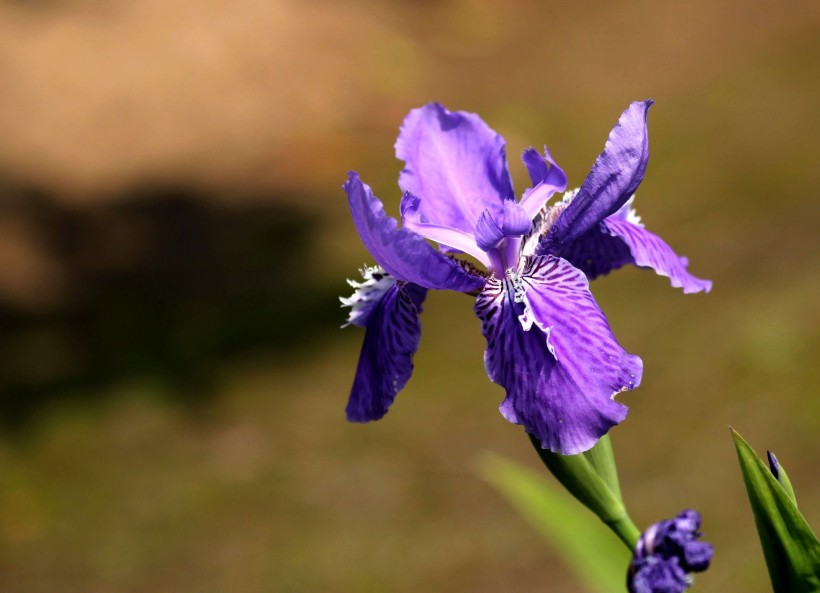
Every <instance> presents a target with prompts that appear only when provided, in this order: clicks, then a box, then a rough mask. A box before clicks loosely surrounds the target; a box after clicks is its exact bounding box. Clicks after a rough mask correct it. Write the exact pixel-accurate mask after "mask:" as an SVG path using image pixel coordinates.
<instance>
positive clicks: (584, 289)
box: [342, 101, 711, 455]
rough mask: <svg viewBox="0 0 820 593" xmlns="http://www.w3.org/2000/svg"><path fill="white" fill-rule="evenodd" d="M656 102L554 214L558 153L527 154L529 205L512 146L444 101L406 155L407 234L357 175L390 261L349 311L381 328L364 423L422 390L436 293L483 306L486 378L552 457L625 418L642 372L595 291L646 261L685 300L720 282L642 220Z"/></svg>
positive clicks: (373, 329) (622, 123)
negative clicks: (411, 387) (425, 325)
mask: <svg viewBox="0 0 820 593" xmlns="http://www.w3.org/2000/svg"><path fill="white" fill-rule="evenodd" d="M651 104H652V101H643V102H636V103H633V104H632V105H630V106H629V108H628V109H627V110H626V111H625V112H624V113H623V115H621V118H620V120H619V121H618V124H617V125H616V126H615V128H614V129H613V130H612V132H611V133H610V136H609V139H608V140H607V143H606V146H605V148H604V152H603V153H602V154H601V155H600V156H599V157H598V160H597V161H596V162H595V164H594V165H593V167H592V171H591V172H590V174H589V175H588V176H587V178H586V180H585V181H584V183H583V184H582V185H581V187H580V188H579V189H578V190H577V191H575V192H569V193H567V194H566V195H565V196H564V199H563V200H561V201H558V202H557V203H556V204H554V205H547V201H548V200H549V199H550V198H551V197H552V196H553V194H555V193H556V192H561V191H564V190H565V189H566V186H567V178H566V176H565V175H564V172H563V171H562V170H561V169H560V168H559V167H558V166H557V165H556V164H555V161H554V160H553V159H552V157H551V156H550V153H549V152H548V151H547V150H546V148H545V150H544V155H543V156H542V155H541V154H539V153H538V152H537V151H536V150H535V149H533V148H529V149H527V150H525V151H524V153H523V157H522V158H523V161H524V165H525V166H526V169H527V171H528V173H529V177H530V179H531V181H532V187H530V188H529V189H527V190H526V191H525V192H524V194H523V196H522V197H521V199H520V200H516V198H515V194H514V192H513V187H512V181H511V179H510V175H509V172H508V170H507V162H506V156H505V145H504V140H503V138H501V136H499V135H498V134H497V133H495V132H494V131H493V130H492V129H490V128H489V127H488V126H487V124H485V123H484V122H483V121H482V120H481V118H479V117H478V116H477V115H475V114H472V113H465V112H461V111H457V112H450V111H448V110H447V109H445V108H444V107H442V106H441V105H439V104H436V103H432V104H429V105H425V106H424V107H421V108H419V109H414V110H413V111H411V112H410V114H409V115H408V116H407V118H406V119H405V120H404V124H403V125H402V128H401V132H400V134H399V138H398V140H397V142H396V154H397V156H398V158H399V159H401V160H403V161H404V163H405V167H404V169H403V170H402V172H401V175H400V177H399V185H400V187H401V189H402V190H403V191H404V196H403V198H402V200H401V208H400V210H401V218H402V226H401V227H399V225H398V223H397V221H396V219H394V218H391V217H390V216H388V215H387V214H386V213H385V210H384V206H383V205H382V202H381V201H380V200H379V199H378V198H377V197H376V196H374V195H373V192H372V191H371V189H370V187H368V186H367V185H365V184H364V183H363V182H362V181H361V180H360V179H359V176H358V175H357V174H356V173H353V172H351V173H350V174H349V178H348V180H347V182H346V183H345V184H344V189H345V191H346V192H347V196H348V202H349V205H350V211H351V213H352V215H353V221H354V223H355V225H356V228H357V229H358V231H359V234H360V235H361V238H362V241H363V242H364V244H365V246H366V247H367V249H368V250H369V251H370V253H371V255H372V256H373V257H374V258H375V260H376V262H377V263H378V266H377V267H372V268H365V269H363V270H362V274H363V281H361V282H354V281H350V284H351V286H353V287H354V289H355V292H354V294H353V295H352V296H351V297H350V298H347V299H342V303H343V304H344V305H346V306H349V307H351V313H350V317H349V319H348V322H349V323H351V324H354V325H359V326H362V327H365V328H366V333H365V339H364V345H363V347H362V352H361V356H360V358H359V364H358V368H357V370H356V377H355V379H354V382H353V389H352V391H351V394H350V400H349V403H348V406H347V417H348V419H349V420H351V421H354V422H367V421H370V420H376V419H378V418H381V417H382V416H383V415H384V414H385V413H386V412H387V409H388V408H389V406H390V405H391V404H392V402H393V400H394V398H395V396H396V394H397V393H398V391H399V390H401V389H402V388H403V387H404V385H405V384H406V383H407V381H408V380H409V378H410V375H411V373H412V370H413V356H414V354H415V352H416V350H417V348H418V343H419V338H420V335H421V327H420V324H419V313H420V312H421V304H422V302H423V300H424V297H425V294H426V291H427V290H428V289H447V290H456V291H460V292H464V293H468V294H471V295H475V296H476V297H477V298H476V303H475V307H474V309H475V313H476V315H477V316H478V318H479V320H480V321H481V329H482V333H483V334H484V337H485V338H486V341H487V349H486V352H485V357H484V359H485V366H486V369H487V373H488V375H489V377H490V379H491V380H492V381H494V382H495V383H498V384H499V385H501V386H502V387H504V389H505V390H506V398H505V399H504V401H503V402H502V404H501V406H500V410H501V413H502V414H503V416H504V417H505V418H506V419H507V420H509V421H510V422H513V423H516V424H521V425H523V426H524V428H525V429H526V430H527V432H529V433H530V434H532V435H534V436H536V437H538V439H539V440H540V441H541V444H542V446H543V447H544V448H545V449H549V450H551V451H553V452H556V453H561V454H564V455H571V454H575V453H580V452H582V451H586V450H587V449H589V448H590V447H592V446H593V445H594V444H595V443H596V441H597V440H598V439H599V438H600V437H601V436H603V435H604V434H606V432H607V431H608V430H609V429H610V428H611V427H612V426H614V425H616V424H618V423H619V422H621V421H622V420H623V419H624V418H625V417H626V414H627V408H626V406H624V405H623V404H621V403H620V402H618V401H616V400H615V396H616V395H617V394H618V393H620V392H622V391H626V390H631V389H633V388H635V387H637V386H638V384H639V383H640V380H641V372H642V368H643V367H642V362H641V360H640V358H638V357H637V356H635V355H632V354H629V353H627V352H626V351H625V350H624V349H623V348H622V347H621V345H620V344H619V343H618V342H617V340H616V339H615V337H614V336H613V335H612V331H611V330H610V327H609V324H608V323H607V320H606V317H605V316H604V314H603V313H602V312H601V310H600V308H599V307H598V305H597V303H596V302H595V299H594V298H593V297H592V294H591V293H590V291H589V282H588V280H589V279H590V278H593V277H595V276H597V275H599V274H604V273H607V272H609V271H611V270H613V269H615V268H618V267H620V266H623V265H625V264H627V263H631V264H634V265H638V266H645V267H650V268H653V269H654V270H655V271H656V272H657V273H659V274H663V275H665V276H668V277H669V278H670V279H671V282H672V284H673V286H679V287H682V288H683V289H684V291H685V292H696V291H699V290H709V288H710V285H711V283H709V282H708V281H703V280H699V279H697V278H695V277H694V276H692V275H690V274H689V273H688V272H687V271H686V267H687V261H686V259H684V258H681V257H678V256H677V255H676V254H675V253H674V252H673V251H672V250H671V249H670V248H669V246H667V245H666V243H664V242H663V241H662V240H661V239H660V238H658V237H657V236H655V235H653V234H652V233H650V232H649V231H647V230H645V229H644V228H643V226H642V225H641V224H640V222H639V220H638V219H637V217H636V216H635V215H634V212H633V211H632V210H631V198H632V196H633V194H634V192H635V189H636V188H637V187H638V185H639V184H640V182H641V180H642V179H643V175H644V172H645V170H646V164H647V160H648V156H649V152H648V135H647V129H646V113H647V110H648V109H649V107H650V105H651ZM426 239H429V240H431V241H433V242H435V243H437V244H438V246H439V249H438V250H437V249H435V248H434V247H433V246H432V245H430V244H429V243H428V242H427V241H426ZM462 254H467V255H469V256H472V258H474V260H476V261H477V262H479V263H480V264H482V265H483V266H484V267H485V268H486V272H485V271H482V270H481V269H479V267H478V266H476V265H474V264H472V263H469V262H467V261H465V260H464V259H461V258H460V256H461V255H462Z"/></svg>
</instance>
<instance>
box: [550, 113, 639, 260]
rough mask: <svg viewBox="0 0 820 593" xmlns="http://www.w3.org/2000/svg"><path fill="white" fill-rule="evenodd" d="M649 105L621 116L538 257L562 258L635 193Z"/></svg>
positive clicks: (553, 227)
mask: <svg viewBox="0 0 820 593" xmlns="http://www.w3.org/2000/svg"><path fill="white" fill-rule="evenodd" d="M651 105H652V101H651V100H649V101H638V102H635V103H632V105H630V106H629V108H628V109H627V110H626V111H624V112H623V114H622V115H621V117H620V119H619V120H618V123H617V125H616V126H615V127H614V128H613V129H612V131H611V132H610V134H609V138H608V139H607V141H606V145H605V147H604V151H603V152H602V153H601V154H600V156H598V159H597V160H596V161H595V164H594V165H593V166H592V170H591V171H590V173H589V175H587V178H586V179H585V180H584V183H583V184H582V185H581V188H580V189H579V191H578V195H576V196H575V198H574V199H573V200H572V202H570V204H569V205H568V206H567V208H566V210H564V212H563V213H562V214H561V216H560V217H559V218H558V220H556V221H555V224H554V225H553V226H552V228H550V230H549V232H548V233H547V236H546V237H545V238H544V240H543V241H542V242H541V244H540V245H539V246H538V250H537V253H538V254H539V255H545V254H553V255H559V256H560V255H562V249H563V248H564V246H565V245H567V244H568V243H570V242H572V241H574V240H575V239H577V238H578V237H580V236H581V235H583V234H585V233H586V232H587V231H589V230H590V229H592V228H593V227H595V226H596V225H597V224H598V223H599V222H601V221H602V220H603V219H604V218H606V217H607V216H610V215H611V214H614V213H615V212H617V211H618V209H619V208H621V206H623V205H624V203H625V202H626V201H627V200H628V199H629V198H630V197H631V196H632V194H633V193H635V189H636V188H637V187H638V185H640V183H641V181H642V180H643V176H644V173H645V172H646V165H647V163H648V162H649V134H648V131H647V127H646V113H647V111H648V109H649V107H650V106H651Z"/></svg>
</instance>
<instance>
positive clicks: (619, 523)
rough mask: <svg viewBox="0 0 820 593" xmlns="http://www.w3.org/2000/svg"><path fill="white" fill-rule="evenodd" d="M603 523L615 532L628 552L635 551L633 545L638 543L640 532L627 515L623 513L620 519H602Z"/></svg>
mask: <svg viewBox="0 0 820 593" xmlns="http://www.w3.org/2000/svg"><path fill="white" fill-rule="evenodd" d="M604 523H605V524H606V525H607V527H609V528H610V529H611V530H612V531H613V532H615V535H617V536H618V537H619V538H620V540H621V541H622V542H623V543H624V544H625V545H626V547H627V549H628V550H629V551H630V552H634V551H635V546H637V545H638V538H640V537H641V532H640V531H639V530H638V528H637V527H635V524H634V523H633V522H632V519H630V518H629V515H627V514H624V516H623V517H621V518H620V519H615V520H613V521H604Z"/></svg>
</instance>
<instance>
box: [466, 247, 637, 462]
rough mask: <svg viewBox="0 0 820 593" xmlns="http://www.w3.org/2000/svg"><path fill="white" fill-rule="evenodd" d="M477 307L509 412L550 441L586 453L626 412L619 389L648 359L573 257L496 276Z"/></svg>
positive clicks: (491, 371)
mask: <svg viewBox="0 0 820 593" xmlns="http://www.w3.org/2000/svg"><path fill="white" fill-rule="evenodd" d="M475 312H476V315H477V316H478V318H479V319H480V320H481V322H482V333H483V334H484V337H485V338H486V340H487V350H486V352H485V356H484V361H485V366H486V369H487V373H488V375H489V376H490V379H492V380H493V381H494V382H496V383H498V384H499V385H501V386H503V387H504V388H505V389H506V392H507V397H506V399H505V400H504V402H503V403H502V405H501V408H500V409H501V413H502V414H503V415H504V417H505V418H507V420H509V421H510V422H514V423H516V424H522V425H523V426H524V428H525V429H526V430H527V432H529V433H530V434H533V435H534V436H536V437H538V439H539V440H540V441H541V444H542V446H543V447H544V448H545V449H549V450H551V451H553V452H555V453H560V454H563V455H573V454H576V453H581V452H583V451H586V450H588V449H589V448H591V447H592V446H593V445H594V444H595V443H596V442H597V440H598V439H599V438H600V437H601V436H603V435H604V434H606V433H607V432H608V431H609V429H610V428H612V427H613V426H615V425H616V424H618V423H619V422H621V421H622V420H623V419H624V418H625V417H626V414H627V408H626V406H624V405H623V404H621V403H619V402H617V401H615V399H614V396H615V395H616V394H617V393H619V392H620V391H623V390H627V389H633V388H634V387H637V386H638V384H639V383H640V380H641V373H642V368H643V367H642V363H641V360H640V358H638V357H637V356H633V355H630V354H628V353H627V352H626V351H624V349H623V348H622V347H621V346H620V344H618V342H617V341H616V340H615V337H614V336H613V335H612V331H611V330H610V328H609V325H608V323H607V321H606V317H605V316H604V314H603V313H602V312H601V310H600V309H599V308H598V305H597V303H596V302H595V300H594V299H593V297H592V294H591V293H590V292H589V288H588V281H587V279H586V277H585V276H584V275H583V273H581V272H580V271H579V270H577V269H575V268H574V267H572V266H571V265H570V264H569V263H568V262H566V261H564V260H561V259H559V258H556V257H552V256H544V257H533V258H530V259H529V260H528V262H527V265H526V266H525V268H524V270H523V271H522V272H521V274H520V276H517V277H516V278H515V279H513V280H509V279H505V280H498V279H497V278H495V277H493V278H490V279H489V280H488V281H487V284H486V285H485V287H484V290H482V292H481V293H480V294H479V297H478V299H477V301H476V305H475Z"/></svg>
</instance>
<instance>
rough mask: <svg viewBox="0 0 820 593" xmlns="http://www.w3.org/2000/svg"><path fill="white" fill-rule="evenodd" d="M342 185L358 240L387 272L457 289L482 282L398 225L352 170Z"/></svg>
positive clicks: (429, 285) (475, 286) (473, 287)
mask: <svg viewBox="0 0 820 593" xmlns="http://www.w3.org/2000/svg"><path fill="white" fill-rule="evenodd" d="M343 187H344V190H345V191H346V192H347V199H348V204H349V205H350V213H351V214H352V215H353V222H354V224H355V225H356V229H357V230H358V231H359V235H360V236H361V238H362V242H363V243H364V245H365V247H367V250H368V251H369V252H370V254H371V255H372V256H373V258H374V259H375V260H376V262H378V264H379V265H380V266H381V267H383V268H384V269H385V270H387V272H388V273H389V274H390V275H391V276H393V277H395V278H396V279H397V280H406V281H408V282H413V283H415V284H418V285H420V286H423V287H425V288H436V289H449V290H457V291H460V292H470V291H473V290H476V289H478V288H480V287H481V286H482V285H483V284H484V279H483V278H481V277H478V276H473V275H470V274H468V273H467V272H465V271H464V269H463V268H462V267H461V265H459V263H458V262H456V261H454V260H452V259H451V258H449V257H447V256H446V255H444V254H442V253H439V252H438V251H436V250H435V249H434V248H433V247H431V246H430V245H429V244H428V243H427V242H426V241H425V240H424V238H423V237H421V236H420V235H418V234H417V233H415V232H413V231H411V230H410V229H406V228H398V223H397V222H396V219H395V218H392V217H390V216H388V215H387V213H386V212H385V211H384V206H383V205H382V203H381V201H380V200H379V199H378V198H377V197H376V196H374V195H373V192H372V191H371V189H370V187H369V186H367V185H365V184H364V183H362V181H361V180H360V179H359V176H358V175H357V174H356V173H354V172H351V173H350V174H349V179H348V180H347V182H345V184H344V186H343Z"/></svg>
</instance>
